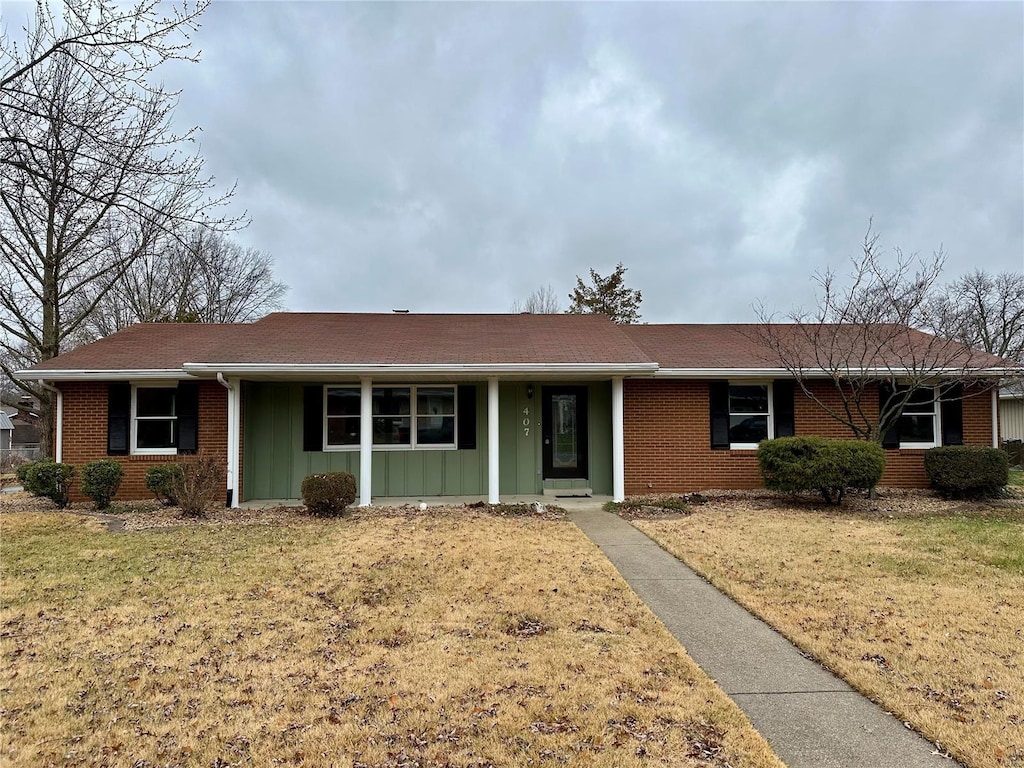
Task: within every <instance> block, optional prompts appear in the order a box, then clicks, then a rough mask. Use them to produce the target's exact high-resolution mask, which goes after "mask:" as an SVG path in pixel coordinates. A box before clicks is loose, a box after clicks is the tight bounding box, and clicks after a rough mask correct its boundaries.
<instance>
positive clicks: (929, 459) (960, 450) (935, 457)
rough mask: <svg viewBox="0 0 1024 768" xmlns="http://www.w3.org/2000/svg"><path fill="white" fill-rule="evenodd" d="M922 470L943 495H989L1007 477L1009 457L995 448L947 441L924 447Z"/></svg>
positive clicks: (997, 491) (999, 489) (997, 492)
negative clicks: (939, 445) (946, 443)
mask: <svg viewBox="0 0 1024 768" xmlns="http://www.w3.org/2000/svg"><path fill="white" fill-rule="evenodd" d="M924 471H925V473H926V474H927V475H928V480H929V481H930V482H931V484H932V487H933V488H934V489H935V490H937V491H938V492H939V493H940V494H942V495H943V496H945V497H947V498H958V499H980V498H992V497H995V496H1000V495H1002V493H1003V488H1004V487H1005V486H1006V484H1007V482H1009V480H1010V461H1009V458H1008V457H1007V455H1006V453H1005V452H1003V451H1000V450H999V449H998V448H984V447H980V446H967V445H950V446H943V447H940V448H930V449H929V450H927V451H925V453H924Z"/></svg>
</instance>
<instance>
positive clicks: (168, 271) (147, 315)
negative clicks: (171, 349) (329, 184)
mask: <svg viewBox="0 0 1024 768" xmlns="http://www.w3.org/2000/svg"><path fill="white" fill-rule="evenodd" d="M287 290H288V286H286V285H285V284H284V283H281V282H278V281H277V280H275V279H274V260H273V257H272V256H271V255H270V254H269V253H266V252H264V251H259V250H257V249H255V248H244V247H242V246H241V245H239V244H238V243H236V242H234V241H233V240H231V238H230V237H229V236H228V235H226V234H225V233H222V232H216V231H212V230H209V229H205V228H203V227H195V228H193V229H192V230H191V231H190V232H189V233H188V235H187V236H186V237H184V238H182V239H181V240H174V241H170V242H168V243H167V244H166V247H164V248H163V249H161V250H160V251H158V252H155V253H151V254H146V255H144V256H143V257H142V258H139V259H136V260H135V261H134V262H133V263H132V265H131V267H130V268H129V269H128V270H127V271H126V272H125V275H124V277H123V278H122V279H121V281H119V282H118V283H117V284H116V285H114V286H113V287H112V288H111V290H109V291H108V292H107V293H106V295H105V296H104V297H103V299H102V300H101V301H100V302H99V303H98V304H97V305H96V307H95V309H94V310H93V312H92V315H91V317H90V319H89V322H88V325H87V331H86V334H85V336H86V338H84V339H83V341H91V340H93V339H96V338H100V337H102V336H107V335H109V334H111V333H114V332H115V331H119V330H120V329H122V328H125V327H127V326H129V325H131V324H132V323H146V322H193V323H245V322H251V321H253V320H257V319H259V318H260V317H263V315H265V314H267V313H268V312H272V311H274V310H277V309H281V307H282V298H283V297H284V294H285V292H286V291H287Z"/></svg>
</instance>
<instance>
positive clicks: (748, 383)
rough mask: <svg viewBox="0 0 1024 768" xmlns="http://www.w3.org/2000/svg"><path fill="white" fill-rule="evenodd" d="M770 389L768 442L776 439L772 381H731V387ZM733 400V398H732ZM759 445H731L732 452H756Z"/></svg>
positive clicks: (757, 414) (730, 419)
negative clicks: (765, 387)
mask: <svg viewBox="0 0 1024 768" xmlns="http://www.w3.org/2000/svg"><path fill="white" fill-rule="evenodd" d="M743 386H748V387H764V386H767V387H768V437H767V439H768V440H771V439H772V438H774V437H775V397H774V394H775V393H774V391H773V387H772V382H771V381H746V380H741V381H730V382H729V387H730V388H732V387H743ZM730 399H731V397H730ZM732 415H733V414H732V409H731V408H730V409H729V428H730V429H732ZM736 415H737V416H743V415H746V416H764V415H765V414H763V413H749V414H741V413H738V412H737V414H736ZM758 445H759V443H729V450H730V451H756V450H757V447H758Z"/></svg>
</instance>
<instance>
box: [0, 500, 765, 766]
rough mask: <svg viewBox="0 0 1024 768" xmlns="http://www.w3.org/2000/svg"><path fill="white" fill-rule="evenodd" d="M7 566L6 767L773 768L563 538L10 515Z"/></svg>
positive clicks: (721, 703) (503, 525) (4, 522)
mask: <svg viewBox="0 0 1024 768" xmlns="http://www.w3.org/2000/svg"><path fill="white" fill-rule="evenodd" d="M8 508H9V507H8ZM139 514H144V513H139ZM0 563H2V568H3V572H2V583H0V652H2V659H3V662H2V664H0V704H2V709H0V745H2V747H0V750H2V751H0V763H2V764H4V765H11V766H16V765H18V766H21V765H140V766H141V765H161V766H163V765H205V766H211V765H214V766H228V765H260V766H264V765H278V764H282V765H284V764H287V765H307V766H318V765H324V766H326V765H353V766H382V767H383V766H435V767H440V766H510V765H567V764H569V765H574V766H575V765H582V766H591V765H593V766H612V765H615V766H631V765H655V764H656V765H692V766H726V765H731V766H752V767H761V766H763V767H765V768H767V767H769V766H772V767H776V768H777V767H778V766H781V763H780V762H779V761H778V760H777V758H775V757H774V755H773V754H772V753H771V751H770V749H769V747H768V746H767V744H766V743H765V742H764V740H763V739H762V738H761V737H760V736H759V735H758V734H757V733H756V732H755V731H754V730H753V729H752V728H751V727H750V725H749V723H748V722H747V721H746V719H745V717H744V716H743V715H742V713H740V711H739V710H738V709H737V708H736V707H735V706H734V705H733V704H732V703H731V702H730V701H729V700H728V699H727V698H726V697H725V695H724V694H723V693H722V692H721V691H720V690H719V689H718V688H716V687H715V686H714V684H713V683H712V682H711V681H709V680H708V679H707V677H706V676H704V674H703V673H701V672H700V670H699V669H698V668H697V667H696V666H695V665H694V664H693V662H692V661H691V660H690V659H689V657H687V656H686V654H685V653H684V652H683V650H682V649H681V648H680V646H679V645H678V643H676V641H675V640H673V639H672V637H671V636H670V635H669V634H668V633H667V632H666V630H665V629H664V627H663V626H662V625H661V624H660V623H659V622H658V621H657V620H656V619H655V618H654V617H653V615H652V614H651V613H650V612H649V611H648V610H647V609H646V607H645V606H644V605H643V604H642V603H641V602H640V601H639V600H638V598H637V597H636V596H635V595H634V594H633V592H632V591H630V590H629V589H628V588H627V587H626V585H625V583H624V582H623V580H622V579H621V578H620V577H619V576H618V574H617V572H616V571H615V570H614V568H613V567H612V566H611V565H610V564H609V563H608V562H607V560H606V559H605V558H604V557H603V556H602V555H601V553H600V552H599V550H597V549H596V547H594V545H592V544H591V543H590V542H589V540H588V539H587V538H586V537H585V536H583V534H582V533H580V532H579V530H578V529H577V528H576V527H575V526H573V525H572V524H570V523H568V522H566V521H557V520H539V519H519V518H506V519H501V518H498V517H495V516H491V515H487V514H482V513H477V512H473V511H469V510H464V511H461V512H458V513H456V512H450V513H445V512H436V511H431V513H429V514H424V515H422V516H420V515H415V516H410V515H405V516H402V515H382V514H369V515H363V516H360V517H358V518H357V519H353V520H342V521H309V520H302V519H298V520H293V521H276V522H271V523H268V524H262V525H241V524H217V525H207V526H201V527H199V526H193V527H183V528H176V529H169V530H162V531H144V532H134V533H120V534H112V533H107V532H105V531H104V530H102V525H101V523H100V522H99V521H98V520H97V519H96V518H86V517H81V516H74V515H67V514H58V513H45V514H44V513H18V512H15V513H5V514H2V515H0Z"/></svg>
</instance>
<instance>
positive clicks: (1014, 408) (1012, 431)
mask: <svg viewBox="0 0 1024 768" xmlns="http://www.w3.org/2000/svg"><path fill="white" fill-rule="evenodd" d="M999 434H1000V435H1002V438H1003V440H1024V385H1020V384H1018V385H1017V386H1011V387H1004V388H1003V389H1000V390H999Z"/></svg>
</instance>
